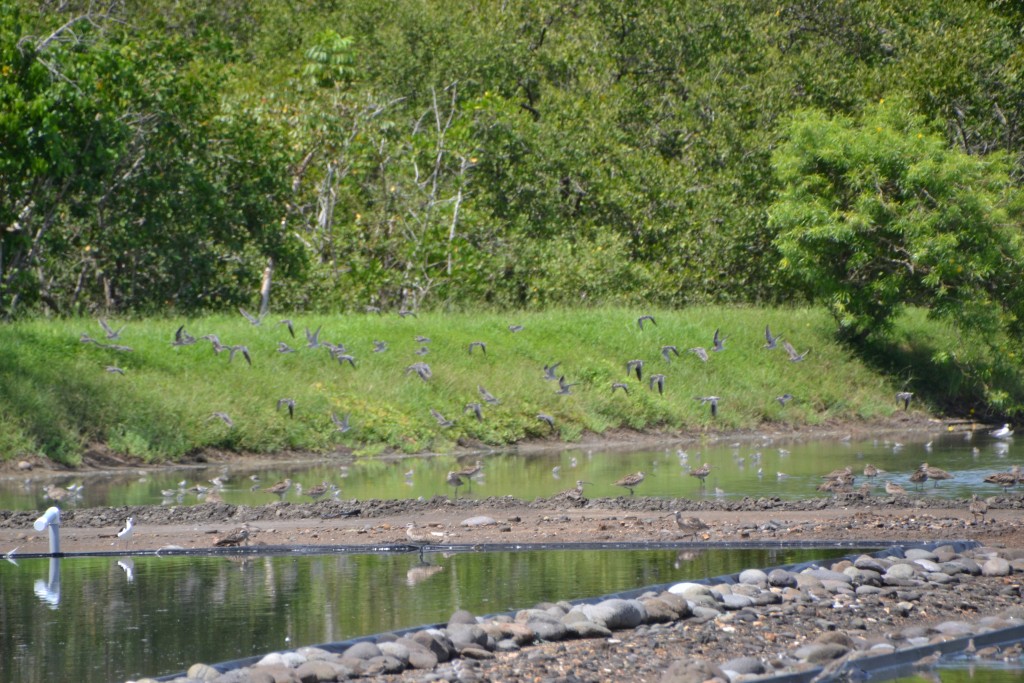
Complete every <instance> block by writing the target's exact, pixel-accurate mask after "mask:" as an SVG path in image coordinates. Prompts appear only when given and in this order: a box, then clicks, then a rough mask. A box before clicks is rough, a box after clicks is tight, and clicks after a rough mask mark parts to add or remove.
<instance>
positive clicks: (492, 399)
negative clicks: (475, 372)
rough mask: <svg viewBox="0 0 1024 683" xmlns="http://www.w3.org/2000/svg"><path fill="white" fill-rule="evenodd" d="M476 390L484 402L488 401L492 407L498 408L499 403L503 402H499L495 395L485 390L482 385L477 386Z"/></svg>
mask: <svg viewBox="0 0 1024 683" xmlns="http://www.w3.org/2000/svg"><path fill="white" fill-rule="evenodd" d="M476 390H477V391H479V392H480V396H482V397H483V399H484V401H486V402H487V403H490V404H491V405H492V406H496V405H498V404H499V403H501V401H499V400H498V399H497V398H496V397H495V396H494V394H492V393H491V392H489V391H487V390H486V389H484V388H483V387H482V386H481V385H479V384H478V385H476Z"/></svg>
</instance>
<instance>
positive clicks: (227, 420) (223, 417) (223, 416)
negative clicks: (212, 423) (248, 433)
mask: <svg viewBox="0 0 1024 683" xmlns="http://www.w3.org/2000/svg"><path fill="white" fill-rule="evenodd" d="M207 419H208V420H220V421H221V422H223V423H224V424H226V425H227V426H228V427H234V426H235V423H234V421H233V420H232V419H231V416H230V415H228V414H227V413H224V412H220V411H217V412H215V413H210V417H209V418H207Z"/></svg>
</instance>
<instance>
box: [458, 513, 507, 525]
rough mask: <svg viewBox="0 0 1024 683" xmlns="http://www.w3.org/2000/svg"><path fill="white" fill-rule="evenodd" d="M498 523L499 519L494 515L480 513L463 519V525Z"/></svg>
mask: <svg viewBox="0 0 1024 683" xmlns="http://www.w3.org/2000/svg"><path fill="white" fill-rule="evenodd" d="M497 523H498V520H496V519H494V518H493V517H488V516H486V515H478V516H476V517H470V518H469V519H464V520H462V522H461V524H462V526H493V525H495V524H497Z"/></svg>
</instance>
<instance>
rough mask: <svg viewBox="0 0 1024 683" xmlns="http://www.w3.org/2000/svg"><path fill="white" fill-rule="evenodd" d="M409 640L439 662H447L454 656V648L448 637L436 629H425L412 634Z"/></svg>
mask: <svg viewBox="0 0 1024 683" xmlns="http://www.w3.org/2000/svg"><path fill="white" fill-rule="evenodd" d="M411 640H413V641H414V642H416V643H419V644H420V645H422V646H423V647H425V648H426V649H427V650H429V651H430V652H431V653H432V654H433V655H434V656H435V657H437V661H439V662H447V661H448V660H449V659H451V658H452V657H454V656H455V648H454V647H453V646H452V642H451V641H450V640H448V637H447V636H445V635H444V633H442V632H441V631H438V630H437V629H425V630H423V631H416V633H414V634H412V636H411Z"/></svg>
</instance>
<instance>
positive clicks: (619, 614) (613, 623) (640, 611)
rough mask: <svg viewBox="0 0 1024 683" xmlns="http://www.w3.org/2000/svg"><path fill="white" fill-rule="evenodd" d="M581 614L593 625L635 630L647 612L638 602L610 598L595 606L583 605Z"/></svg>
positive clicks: (642, 621)
mask: <svg viewBox="0 0 1024 683" xmlns="http://www.w3.org/2000/svg"><path fill="white" fill-rule="evenodd" d="M583 613H584V614H585V615H587V618H588V619H590V620H591V621H593V622H594V623H597V624H601V625H602V626H606V627H607V628H610V629H612V630H615V629H624V628H636V627H637V626H639V625H640V624H642V623H644V620H645V619H646V618H647V612H646V610H644V606H643V604H642V603H641V602H640V601H639V600H622V599H621V598H611V599H609V600H602V601H601V602H599V603H597V604H596V605H584V606H583Z"/></svg>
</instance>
